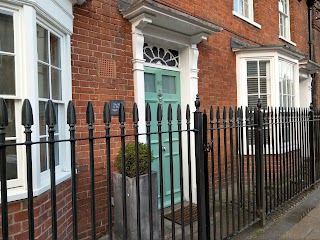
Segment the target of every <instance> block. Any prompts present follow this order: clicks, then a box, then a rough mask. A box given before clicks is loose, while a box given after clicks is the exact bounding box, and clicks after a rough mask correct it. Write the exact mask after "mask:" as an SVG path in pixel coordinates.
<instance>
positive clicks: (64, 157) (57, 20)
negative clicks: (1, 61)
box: [0, 0, 73, 202]
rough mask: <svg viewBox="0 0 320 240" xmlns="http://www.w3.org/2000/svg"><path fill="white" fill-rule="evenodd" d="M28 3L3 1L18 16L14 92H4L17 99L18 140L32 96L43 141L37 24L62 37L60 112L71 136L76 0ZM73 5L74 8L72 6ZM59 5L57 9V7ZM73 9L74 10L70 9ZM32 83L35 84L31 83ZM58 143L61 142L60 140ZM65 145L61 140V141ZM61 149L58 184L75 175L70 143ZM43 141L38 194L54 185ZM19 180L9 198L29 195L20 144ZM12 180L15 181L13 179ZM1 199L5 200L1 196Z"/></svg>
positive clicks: (0, 6)
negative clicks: (42, 169) (44, 157)
mask: <svg viewBox="0 0 320 240" xmlns="http://www.w3.org/2000/svg"><path fill="white" fill-rule="evenodd" d="M27 2H28V4H27V3H26V4H23V5H21V4H18V3H16V2H15V1H12V3H11V2H10V1H9V3H2V2H0V12H3V13H4V14H9V15H13V16H14V41H15V43H14V44H15V45H14V46H15V47H14V50H15V55H16V56H15V60H16V61H15V84H16V89H15V90H16V91H15V94H14V95H0V96H2V97H4V99H12V100H14V101H15V125H16V139H17V140H16V141H17V142H19V143H23V142H24V141H25V134H24V127H23V126H22V125H21V108H22V100H23V99H26V98H28V99H29V100H30V103H31V105H32V108H33V117H34V125H33V126H32V132H33V133H32V141H34V142H37V141H39V136H40V134H39V133H40V132H39V98H38V56H37V35H36V33H37V32H36V28H37V24H41V25H42V26H44V27H45V28H49V29H50V30H51V31H52V32H53V33H54V35H55V36H58V37H60V39H61V40H60V52H61V63H60V66H61V67H60V68H61V87H62V92H61V95H62V96H61V97H62V99H61V101H60V102H61V103H63V107H62V108H60V109H59V115H60V118H61V120H62V121H63V124H60V125H61V127H60V126H59V134H61V135H60V136H61V137H60V139H66V138H68V136H69V132H68V127H67V120H66V111H67V104H68V101H69V100H71V99H72V77H71V76H72V71H71V34H72V19H73V18H72V3H71V2H70V1H69V0H65V1H63V2H61V4H62V5H61V6H63V7H64V8H65V9H62V7H61V6H60V4H59V6H58V5H56V3H55V2H50V4H51V5H50V4H49V3H48V4H42V3H41V4H42V5H41V6H38V7H36V6H35V3H34V2H32V1H30V2H29V0H27ZM68 7H70V9H68ZM54 9H55V10H54ZM67 10H70V13H69V12H67ZM30 86H31V87H30ZM57 144H58V143H57ZM60 145H61V144H60ZM62 145H63V147H62V148H61V147H60V146H59V147H60V150H59V156H60V165H59V166H58V167H56V185H58V184H60V183H61V182H63V181H65V180H67V179H69V178H70V177H71V172H70V169H71V159H70V146H69V145H68V144H62ZM39 154H40V151H39V144H36V145H33V148H32V159H33V167H32V169H33V195H34V196H38V195H40V194H42V193H43V192H45V191H47V190H49V189H50V171H49V170H47V171H45V172H42V173H41V172H40V156H39ZM17 162H18V164H17V165H18V180H19V183H14V185H13V184H12V183H11V182H12V180H8V181H7V183H8V201H9V202H10V201H16V200H20V199H24V198H27V179H26V154H25V146H18V147H17ZM10 181H11V182H10ZM0 202H1V200H0Z"/></svg>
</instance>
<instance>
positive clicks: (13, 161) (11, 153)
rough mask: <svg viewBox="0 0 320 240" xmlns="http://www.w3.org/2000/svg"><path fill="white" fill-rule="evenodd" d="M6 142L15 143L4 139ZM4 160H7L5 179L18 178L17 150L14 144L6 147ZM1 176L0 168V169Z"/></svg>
mask: <svg viewBox="0 0 320 240" xmlns="http://www.w3.org/2000/svg"><path fill="white" fill-rule="evenodd" d="M6 143H7V144H12V143H15V141H6ZM6 160H7V180H10V179H16V178H18V170H17V151H16V147H15V146H10V147H7V148H6ZM0 177H1V169H0Z"/></svg>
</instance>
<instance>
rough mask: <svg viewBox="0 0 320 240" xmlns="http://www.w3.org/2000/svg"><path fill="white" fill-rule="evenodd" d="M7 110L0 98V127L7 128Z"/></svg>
mask: <svg viewBox="0 0 320 240" xmlns="http://www.w3.org/2000/svg"><path fill="white" fill-rule="evenodd" d="M8 123H9V121H8V109H7V104H6V102H5V100H4V99H3V98H0V127H6V126H8Z"/></svg>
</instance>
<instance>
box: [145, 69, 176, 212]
mask: <svg viewBox="0 0 320 240" xmlns="http://www.w3.org/2000/svg"><path fill="white" fill-rule="evenodd" d="M145 101H146V103H149V104H150V108H151V114H152V115H151V120H152V121H151V132H158V126H157V124H158V122H157V106H158V103H160V104H162V109H163V120H162V131H163V132H167V131H168V106H169V104H171V106H172V130H173V131H175V130H177V107H178V104H180V78H179V72H175V71H168V70H163V69H157V68H149V67H145ZM178 141H179V140H178V133H173V134H172V153H173V154H172V155H173V177H174V178H173V183H174V202H175V203H178V202H179V201H180V170H179V169H180V168H179V142H178ZM162 146H163V151H162V162H163V164H162V166H163V188H164V206H165V207H168V206H170V205H171V179H170V144H169V134H168V133H164V134H162ZM151 148H152V151H153V155H154V161H153V163H152V169H153V170H154V171H157V172H158V193H159V195H158V197H159V206H160V164H159V139H158V134H152V135H151Z"/></svg>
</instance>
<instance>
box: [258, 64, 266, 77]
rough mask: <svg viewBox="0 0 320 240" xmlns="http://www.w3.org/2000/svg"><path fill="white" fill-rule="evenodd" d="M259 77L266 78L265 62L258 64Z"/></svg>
mask: <svg viewBox="0 0 320 240" xmlns="http://www.w3.org/2000/svg"><path fill="white" fill-rule="evenodd" d="M259 70H260V76H267V62H259Z"/></svg>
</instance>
